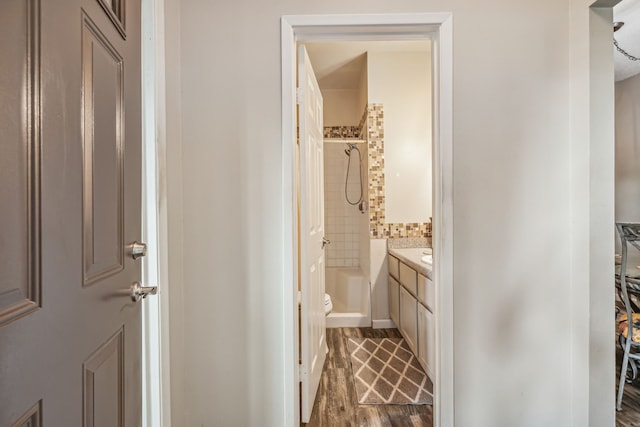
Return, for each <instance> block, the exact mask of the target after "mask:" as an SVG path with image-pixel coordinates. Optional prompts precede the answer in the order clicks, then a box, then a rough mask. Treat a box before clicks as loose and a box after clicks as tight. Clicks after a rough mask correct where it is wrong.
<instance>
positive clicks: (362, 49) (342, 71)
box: [305, 0, 640, 90]
mask: <svg viewBox="0 0 640 427" xmlns="http://www.w3.org/2000/svg"><path fill="white" fill-rule="evenodd" d="M613 20H614V22H616V21H622V22H624V23H625V25H624V26H623V27H622V28H620V29H619V30H618V31H616V33H615V38H616V40H617V41H618V45H619V46H620V47H621V48H622V49H624V50H625V51H627V52H628V53H629V54H630V55H632V56H635V57H640V0H622V1H621V2H620V3H618V5H617V6H616V7H614V8H613ZM305 46H306V48H307V51H308V52H309V57H310V58H311V63H312V64H313V69H314V71H315V73H316V78H317V79H318V84H319V86H320V88H321V89H322V90H357V89H358V87H359V82H360V78H361V76H362V72H363V70H364V67H366V52H376V51H378V52H389V51H414V52H415V51H425V52H427V51H429V49H430V41H428V40H410V41H409V40H407V41H355V42H309V43H305ZM612 49H613V50H614V64H615V65H614V67H615V79H616V81H620V80H624V79H627V78H629V77H632V76H635V75H636V74H640V61H630V60H629V59H627V58H626V57H625V56H624V55H623V54H621V53H620V52H618V51H617V50H616V49H615V47H613V46H612Z"/></svg>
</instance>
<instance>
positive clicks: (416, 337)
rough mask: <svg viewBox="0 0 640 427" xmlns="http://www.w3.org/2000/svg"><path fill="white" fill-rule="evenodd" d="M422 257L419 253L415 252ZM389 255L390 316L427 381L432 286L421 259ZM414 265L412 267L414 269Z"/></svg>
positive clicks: (431, 352) (432, 326)
mask: <svg viewBox="0 0 640 427" xmlns="http://www.w3.org/2000/svg"><path fill="white" fill-rule="evenodd" d="M416 252H418V254H421V253H422V251H416ZM414 256H416V254H414V255H413V256H409V255H407V254H405V253H401V254H400V256H399V258H397V257H395V256H393V255H391V254H389V317H390V318H391V320H393V322H394V323H395V324H396V326H397V327H398V330H399V331H400V333H401V334H402V336H403V337H404V339H405V341H406V342H407V344H408V345H409V348H410V349H411V350H412V351H413V353H414V354H415V355H416V357H417V358H418V360H419V362H420V364H421V365H422V367H423V368H424V370H425V372H426V373H427V375H428V376H429V378H432V379H433V378H434V377H433V374H434V368H435V353H436V352H435V345H436V342H435V314H434V313H435V285H434V283H433V281H432V280H431V279H430V278H429V277H427V276H426V275H425V274H429V273H430V271H429V270H425V268H424V267H423V266H421V264H420V258H418V259H417V260H414V259H413V257H414ZM414 264H415V266H413V265H414Z"/></svg>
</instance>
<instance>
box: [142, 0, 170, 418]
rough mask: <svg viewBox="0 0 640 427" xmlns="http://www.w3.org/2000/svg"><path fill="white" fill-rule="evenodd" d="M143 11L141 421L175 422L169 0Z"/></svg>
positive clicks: (147, 2)
mask: <svg viewBox="0 0 640 427" xmlns="http://www.w3.org/2000/svg"><path fill="white" fill-rule="evenodd" d="M141 7H142V9H141V13H142V31H143V37H142V114H143V115H142V118H143V122H142V135H143V142H142V154H143V157H142V165H141V167H142V183H141V185H142V197H143V202H142V234H143V236H142V237H143V242H145V243H147V255H146V256H144V257H143V258H142V275H143V276H142V278H143V283H144V284H145V286H153V285H155V286H158V294H157V295H156V296H155V297H150V298H145V300H143V301H142V304H143V305H142V375H143V378H142V380H143V386H142V390H143V396H142V399H143V400H142V406H143V411H142V425H143V427H152V426H153V427H156V426H158V427H162V426H170V425H171V383H170V378H171V372H170V360H169V356H170V345H169V301H170V300H169V286H168V283H169V271H168V265H169V263H168V254H169V227H168V212H167V205H166V203H164V202H163V201H166V200H167V175H166V163H167V157H166V152H167V150H166V145H167V141H166V95H165V85H166V80H165V36H164V34H165V30H164V28H165V19H164V9H165V0H143V1H142V5H141Z"/></svg>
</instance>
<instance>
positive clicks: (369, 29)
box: [282, 13, 453, 425]
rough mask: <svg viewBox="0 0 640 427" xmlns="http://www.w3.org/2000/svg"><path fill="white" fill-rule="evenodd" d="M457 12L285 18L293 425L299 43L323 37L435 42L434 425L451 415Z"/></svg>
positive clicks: (293, 405)
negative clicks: (454, 36) (454, 24)
mask: <svg viewBox="0 0 640 427" xmlns="http://www.w3.org/2000/svg"><path fill="white" fill-rule="evenodd" d="M451 25H452V24H451V15H450V14H448V13H436V14H402V15H334V16H327V15H324V16H285V17H283V18H282V83H283V84H282V91H283V93H282V99H283V104H282V117H283V118H282V133H283V141H284V147H285V148H284V149H283V154H282V155H283V184H284V188H283V190H284V194H288V195H289V197H286V198H285V200H284V206H283V208H284V212H285V224H289V226H285V242H290V243H289V244H287V245H286V246H285V254H284V255H285V256H284V259H285V260H287V261H286V262H285V266H284V267H285V270H284V276H285V283H291V284H292V286H290V287H288V288H287V287H286V288H285V295H284V297H285V300H287V301H290V303H291V305H290V308H291V310H289V314H288V315H287V316H286V317H285V342H286V348H287V349H288V350H289V351H287V353H286V354H285V366H286V367H285V373H286V384H287V387H286V390H285V393H286V403H287V408H288V410H287V411H286V417H287V421H288V423H287V424H292V425H298V424H299V421H300V420H299V413H300V412H299V411H300V407H299V405H300V403H299V402H300V391H299V390H300V389H299V386H298V383H299V375H300V374H299V371H298V360H299V349H298V334H299V330H298V321H297V320H298V303H297V287H295V286H294V285H293V284H294V283H296V280H297V279H296V278H297V277H298V262H299V258H298V254H299V252H298V239H297V229H296V220H295V219H296V216H297V204H296V203H297V189H296V175H297V169H296V168H297V165H296V158H297V155H296V44H297V43H298V42H318V41H357V40H416V39H430V40H432V41H433V46H434V48H433V53H432V61H433V81H434V87H433V100H434V102H433V104H434V105H433V119H434V123H433V167H434V172H433V179H434V182H433V189H434V195H433V217H434V221H433V247H434V252H435V253H436V254H439V255H438V256H437V257H436V262H435V263H434V266H433V267H434V271H433V274H434V278H435V280H437V281H438V283H439V289H442V291H441V292H438V294H437V296H436V299H437V302H436V309H437V310H438V313H440V316H439V317H438V321H437V322H436V334H435V335H436V343H437V344H436V348H437V354H436V369H435V371H436V372H435V378H434V395H435V397H434V425H448V424H451V423H452V420H453V364H452V361H453V337H452V327H451V326H452V318H453V310H452V305H453V289H452V271H453V256H452V253H453V252H452V228H451V224H452V222H453V211H452V208H453V206H452V200H453V194H452V191H451V188H452V169H453V168H452V44H451V39H452V27H451Z"/></svg>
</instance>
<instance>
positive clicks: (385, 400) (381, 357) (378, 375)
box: [347, 338, 433, 405]
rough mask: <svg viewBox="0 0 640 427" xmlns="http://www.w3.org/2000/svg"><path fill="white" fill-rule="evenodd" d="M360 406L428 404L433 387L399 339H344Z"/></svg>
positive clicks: (402, 341) (404, 343)
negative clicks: (349, 356)
mask: <svg viewBox="0 0 640 427" xmlns="http://www.w3.org/2000/svg"><path fill="white" fill-rule="evenodd" d="M347 348H348V349H349V354H350V355H351V366H352V367H353V377H354V381H355V385H356V393H357V394H358V403H360V404H366V405H369V404H387V405H432V404H433V394H432V390H433V384H432V383H431V381H430V380H429V378H428V377H427V375H426V374H425V373H424V371H423V370H422V367H421V366H420V364H419V363H418V360H417V359H416V357H415V356H414V355H413V353H412V352H411V350H409V347H408V346H407V343H406V342H405V341H404V339H402V338H348V341H347Z"/></svg>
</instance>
